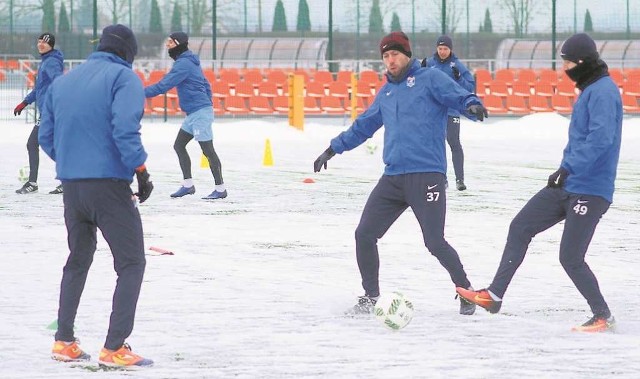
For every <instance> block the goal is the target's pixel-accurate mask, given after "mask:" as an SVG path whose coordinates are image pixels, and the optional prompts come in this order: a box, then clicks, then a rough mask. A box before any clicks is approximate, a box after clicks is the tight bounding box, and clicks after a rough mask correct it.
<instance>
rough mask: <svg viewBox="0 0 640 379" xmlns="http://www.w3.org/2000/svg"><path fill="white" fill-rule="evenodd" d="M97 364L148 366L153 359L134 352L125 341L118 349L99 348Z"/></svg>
mask: <svg viewBox="0 0 640 379" xmlns="http://www.w3.org/2000/svg"><path fill="white" fill-rule="evenodd" d="M98 364H99V365H100V366H106V367H126V368H138V367H150V366H152V365H153V361H152V360H151V359H146V358H142V357H141V356H139V355H138V354H135V353H134V352H132V351H131V346H129V344H128V343H125V344H124V345H122V346H121V347H120V348H119V349H118V350H109V349H107V348H104V347H103V348H102V350H100V358H99V359H98Z"/></svg>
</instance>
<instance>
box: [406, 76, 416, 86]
mask: <svg viewBox="0 0 640 379" xmlns="http://www.w3.org/2000/svg"><path fill="white" fill-rule="evenodd" d="M415 85H416V77H415V76H410V77H408V78H407V87H409V88H411V87H413V86H415Z"/></svg>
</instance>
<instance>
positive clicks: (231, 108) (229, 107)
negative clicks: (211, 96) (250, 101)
mask: <svg viewBox="0 0 640 379" xmlns="http://www.w3.org/2000/svg"><path fill="white" fill-rule="evenodd" d="M224 110H225V111H227V112H228V113H230V114H232V115H246V114H248V113H249V108H247V104H246V103H245V98H244V97H240V96H229V97H227V98H226V99H225V100H224Z"/></svg>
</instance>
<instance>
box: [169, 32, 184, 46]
mask: <svg viewBox="0 0 640 379" xmlns="http://www.w3.org/2000/svg"><path fill="white" fill-rule="evenodd" d="M169 38H171V39H172V40H173V42H175V43H176V45H186V44H188V43H189V36H188V35H187V33H185V32H173V33H171V34H169Z"/></svg>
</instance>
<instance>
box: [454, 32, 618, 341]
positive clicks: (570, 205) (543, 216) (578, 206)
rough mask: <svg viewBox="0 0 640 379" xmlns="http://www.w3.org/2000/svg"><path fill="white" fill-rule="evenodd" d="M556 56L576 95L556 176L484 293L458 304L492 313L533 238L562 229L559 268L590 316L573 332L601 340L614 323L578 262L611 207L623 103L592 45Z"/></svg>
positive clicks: (583, 43) (584, 38) (512, 231)
mask: <svg viewBox="0 0 640 379" xmlns="http://www.w3.org/2000/svg"><path fill="white" fill-rule="evenodd" d="M561 56H562V59H563V61H564V62H563V68H564V70H565V73H566V74H567V76H569V78H571V80H573V81H575V82H576V87H578V89H580V91H581V93H580V95H579V96H578V98H577V100H576V102H575V104H574V105H573V113H572V115H571V122H570V124H569V141H568V143H567V145H566V147H565V149H564V152H563V156H562V162H561V163H560V168H558V170H556V171H555V172H554V173H553V174H551V175H550V176H549V178H548V180H547V185H546V187H544V188H543V189H541V190H540V191H539V192H538V193H537V194H535V195H534V196H533V197H532V198H531V200H529V202H528V203H527V204H526V205H525V206H524V208H522V210H520V212H519V213H518V214H517V215H516V217H515V218H514V219H513V221H512V222H511V226H510V227H509V235H508V236H507V244H506V246H505V248H504V252H503V254H502V259H501V261H500V266H499V267H498V271H497V273H496V274H495V276H494V278H493V282H492V283H491V285H490V286H489V287H488V288H486V289H481V290H479V291H473V290H469V289H466V288H457V289H456V290H457V292H458V294H460V296H462V297H463V298H465V299H467V300H469V301H471V302H473V303H475V304H477V305H480V306H481V307H483V308H485V309H486V310H488V311H489V312H491V313H497V312H498V311H499V310H500V307H501V306H502V297H503V296H504V294H505V292H506V290H507V287H508V285H509V283H510V282H511V279H512V278H513V276H514V275H515V272H516V270H517V269H518V267H519V266H520V264H521V263H522V261H523V260H524V256H525V254H526V252H527V248H528V246H529V243H530V242H531V240H532V238H533V237H535V236H536V235H537V234H538V233H540V232H543V231H545V230H547V229H549V228H550V227H552V226H554V225H556V224H558V223H559V222H561V221H564V231H563V233H562V239H561V241H560V263H561V264H562V267H563V268H564V270H565V272H566V273H567V274H568V275H569V278H571V280H572V281H573V284H574V285H575V286H576V288H577V289H578V291H579V292H580V294H581V295H582V296H583V297H584V298H585V299H586V300H587V303H588V305H589V307H590V308H591V312H592V313H593V317H592V318H591V319H590V320H589V321H587V322H585V323H584V324H582V325H580V326H576V327H574V328H573V330H574V331H582V332H602V331H606V330H609V329H611V328H612V327H613V326H614V325H615V320H614V318H613V316H612V315H611V311H610V310H609V306H608V305H607V303H606V301H605V300H604V297H603V296H602V293H601V291H600V287H599V285H598V280H597V279H596V277H595V275H594V273H593V272H592V271H591V269H590V268H589V265H587V263H586V262H585V255H586V253H587V248H588V247H589V243H590V242H591V239H592V237H593V234H594V232H595V230H596V226H597V225H598V222H599V221H600V218H602V216H603V215H604V214H605V213H606V212H607V209H609V206H610V205H611V202H612V201H613V191H614V182H615V179H616V170H617V167H618V158H619V156H620V141H621V134H622V100H621V98H620V92H619V91H618V87H617V85H616V84H615V83H614V82H613V80H612V79H611V78H610V77H609V73H608V70H607V65H606V63H605V62H603V61H602V60H601V59H600V58H599V54H598V50H597V48H596V43H595V42H594V41H593V39H591V37H589V36H588V35H587V34H585V33H579V34H575V35H573V36H571V37H569V39H567V40H566V41H565V42H564V44H563V45H562V49H561Z"/></svg>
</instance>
